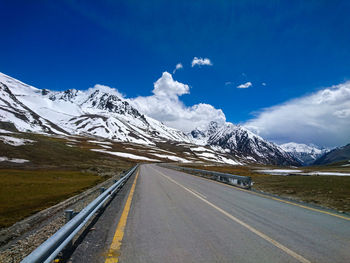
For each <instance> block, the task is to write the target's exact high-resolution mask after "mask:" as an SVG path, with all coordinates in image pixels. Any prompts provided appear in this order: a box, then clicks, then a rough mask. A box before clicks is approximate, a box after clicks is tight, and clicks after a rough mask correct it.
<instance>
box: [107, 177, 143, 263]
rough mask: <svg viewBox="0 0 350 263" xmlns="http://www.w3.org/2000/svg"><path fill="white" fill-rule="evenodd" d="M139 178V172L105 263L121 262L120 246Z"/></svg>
mask: <svg viewBox="0 0 350 263" xmlns="http://www.w3.org/2000/svg"><path fill="white" fill-rule="evenodd" d="M138 176H139V171H138V172H137V175H136V177H135V180H134V182H133V184H132V187H131V190H130V193H129V196H128V199H127V200H126V204H125V206H124V210H123V213H122V216H121V217H120V220H119V223H118V226H117V229H116V231H115V234H114V237H113V241H112V244H111V246H110V248H109V251H108V256H107V259H106V261H105V263H116V262H118V260H119V256H120V246H121V244H122V240H123V237H124V230H125V226H126V221H127V219H128V215H129V211H130V206H131V201H132V197H133V195H134V191H135V186H136V181H137V178H138Z"/></svg>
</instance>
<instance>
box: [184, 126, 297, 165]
mask: <svg viewBox="0 0 350 263" xmlns="http://www.w3.org/2000/svg"><path fill="white" fill-rule="evenodd" d="M190 134H191V135H192V137H193V138H194V140H195V141H197V143H198V144H203V145H210V146H211V147H212V148H214V149H215V148H217V149H223V150H224V151H226V152H228V153H230V154H231V155H234V156H240V157H243V158H245V159H246V160H247V161H252V162H258V163H264V164H274V165H300V162H299V161H298V160H296V159H295V158H294V157H293V156H291V155H289V154H288V153H286V152H285V151H284V150H283V149H282V148H280V147H279V146H277V145H276V144H273V143H270V142H268V141H266V140H264V139H263V138H261V137H260V136H257V135H256V134H254V133H252V132H250V131H249V130H247V129H246V128H244V127H242V126H237V125H234V124H232V123H225V124H223V125H219V124H218V123H215V122H211V123H210V124H209V126H208V128H207V129H205V130H198V129H196V130H194V131H192V132H191V133H190Z"/></svg>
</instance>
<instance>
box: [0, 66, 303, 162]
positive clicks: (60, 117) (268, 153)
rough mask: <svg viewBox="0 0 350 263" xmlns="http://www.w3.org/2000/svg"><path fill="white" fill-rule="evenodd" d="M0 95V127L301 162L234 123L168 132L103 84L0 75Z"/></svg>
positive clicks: (228, 156)
mask: <svg viewBox="0 0 350 263" xmlns="http://www.w3.org/2000/svg"><path fill="white" fill-rule="evenodd" d="M0 95H1V97H0V126H2V127H4V126H6V125H8V124H11V125H14V126H15V127H16V129H17V130H18V131H20V132H32V133H42V134H53V135H60V136H70V135H79V136H87V137H99V138H104V139H109V140H113V141H118V142H126V143H135V144H139V145H144V146H152V147H154V146H157V145H158V144H162V143H169V142H171V143H174V142H176V143H178V144H181V143H185V144H189V145H193V146H200V147H199V149H201V148H203V147H204V146H205V147H206V148H205V149H209V150H207V151H206V152H202V153H201V154H202V155H203V156H202V157H203V158H207V159H208V160H211V158H212V159H213V158H214V157H215V155H217V156H219V155H220V156H221V159H220V160H228V161H227V162H226V163H232V160H234V161H235V162H236V163H247V162H253V163H262V164H273V165H300V164H301V159H300V158H295V157H294V156H293V155H291V154H290V153H288V152H287V151H285V150H284V149H283V147H279V146H278V145H276V144H274V143H271V142H268V141H266V140H264V139H263V138H261V137H260V136H258V135H256V134H254V133H252V132H250V131H249V130H247V129H246V128H244V127H242V126H239V125H234V124H232V123H224V124H218V123H216V122H210V123H209V125H208V126H207V127H205V128H201V129H200V128H197V129H195V130H193V131H192V132H189V133H184V132H182V131H179V130H176V129H174V128H171V127H168V126H166V125H164V124H163V123H162V122H160V121H157V120H155V119H153V118H151V117H149V116H146V115H145V114H143V113H142V112H140V111H139V110H138V109H137V108H136V107H134V106H133V105H132V104H131V103H130V102H129V101H128V100H127V99H124V98H123V97H122V96H121V95H120V94H119V93H118V92H117V91H116V90H114V89H111V88H109V87H106V86H102V85H95V87H94V88H90V89H88V90H83V91H82V90H76V89H68V90H66V91H51V90H49V89H37V88H35V87H32V86H30V85H27V84H25V83H23V82H21V81H19V80H16V79H14V78H12V77H9V76H7V75H5V74H2V73H0ZM212 155H213V156H212ZM224 156H226V157H224ZM214 159H215V158H214ZM224 162H225V161H224Z"/></svg>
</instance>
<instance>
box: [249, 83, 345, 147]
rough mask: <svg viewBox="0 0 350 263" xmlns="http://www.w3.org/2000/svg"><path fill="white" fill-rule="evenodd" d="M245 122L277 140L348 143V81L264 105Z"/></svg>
mask: <svg viewBox="0 0 350 263" xmlns="http://www.w3.org/2000/svg"><path fill="white" fill-rule="evenodd" d="M245 126H246V127H247V128H249V129H251V130H252V131H254V132H256V133H258V134H259V135H261V136H262V137H264V138H266V139H269V140H273V141H275V142H277V143H283V142H290V141H295V142H300V143H307V144H308V143H313V144H316V145H320V146H328V147H333V146H341V145H345V144H348V143H350V82H346V83H343V84H340V85H337V86H332V87H330V88H326V89H323V90H320V91H318V92H316V93H313V94H311V95H307V96H304V97H301V98H298V99H294V100H291V101H288V102H286V103H284V104H281V105H277V106H274V107H270V108H267V109H264V110H263V111H262V112H261V113H260V114H259V115H258V116H257V117H256V118H254V119H252V120H250V121H248V122H247V123H245Z"/></svg>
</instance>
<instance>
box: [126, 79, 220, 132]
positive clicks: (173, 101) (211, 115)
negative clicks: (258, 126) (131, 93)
mask: <svg viewBox="0 0 350 263" xmlns="http://www.w3.org/2000/svg"><path fill="white" fill-rule="evenodd" d="M152 92H153V95H151V96H147V97H137V98H134V99H130V100H129V101H130V102H131V103H132V104H133V105H134V106H135V107H136V108H137V109H139V110H140V112H142V113H144V114H146V115H148V116H150V117H152V118H154V119H156V120H159V121H162V122H163V123H165V124H166V125H168V126H170V127H173V128H177V129H180V130H182V131H185V132H188V131H191V130H193V129H195V128H197V127H200V126H206V125H207V124H208V123H209V122H210V121H217V122H219V123H224V122H225V120H226V118H225V115H224V113H223V112H222V110H220V109H215V108H214V107H213V106H212V105H209V104H205V103H199V104H196V105H193V106H189V107H188V106H186V105H184V104H183V102H182V101H181V100H179V96H181V95H184V94H188V93H189V87H188V85H186V84H183V83H180V82H178V81H175V80H174V79H173V77H172V75H171V74H170V73H168V72H164V73H163V74H162V76H161V77H160V78H159V79H158V80H157V81H156V82H155V83H154V89H153V91H152Z"/></svg>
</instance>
